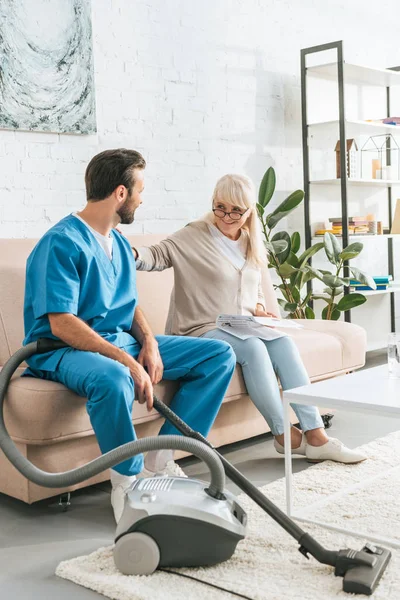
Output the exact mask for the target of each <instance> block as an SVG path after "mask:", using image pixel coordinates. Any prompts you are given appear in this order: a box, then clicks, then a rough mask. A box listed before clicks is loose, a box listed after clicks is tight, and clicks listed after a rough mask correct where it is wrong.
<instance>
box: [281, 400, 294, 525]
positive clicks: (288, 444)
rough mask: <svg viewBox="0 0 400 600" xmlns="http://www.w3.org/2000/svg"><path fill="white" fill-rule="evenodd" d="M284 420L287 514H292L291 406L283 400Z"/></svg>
mask: <svg viewBox="0 0 400 600" xmlns="http://www.w3.org/2000/svg"><path fill="white" fill-rule="evenodd" d="M283 420H284V423H283V424H284V435H285V481H286V513H287V514H288V515H289V516H290V515H291V514H292V508H293V507H292V444H291V424H290V404H289V401H287V400H285V397H284V398H283Z"/></svg>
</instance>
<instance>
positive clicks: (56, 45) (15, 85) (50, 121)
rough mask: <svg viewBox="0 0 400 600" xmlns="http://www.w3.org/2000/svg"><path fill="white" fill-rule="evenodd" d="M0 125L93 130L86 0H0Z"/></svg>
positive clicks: (91, 79) (91, 68)
mask: <svg viewBox="0 0 400 600" xmlns="http://www.w3.org/2000/svg"><path fill="white" fill-rule="evenodd" d="M0 23H1V37H0V65H1V69H0V127H2V128H6V129H23V130H37V131H53V132H69V133H94V132H95V131H96V121H95V101H94V83H93V58H92V29H91V16H90V0H52V2H47V1H44V0H35V2H32V1H31V0H19V1H18V2H1V3H0Z"/></svg>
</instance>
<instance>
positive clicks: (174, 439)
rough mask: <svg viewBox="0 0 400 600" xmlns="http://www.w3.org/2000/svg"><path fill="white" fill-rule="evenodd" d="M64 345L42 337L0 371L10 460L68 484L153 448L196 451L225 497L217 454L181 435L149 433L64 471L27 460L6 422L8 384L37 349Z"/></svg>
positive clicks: (214, 490)
mask: <svg viewBox="0 0 400 600" xmlns="http://www.w3.org/2000/svg"><path fill="white" fill-rule="evenodd" d="M64 347H66V344H64V343H63V342H61V341H57V340H50V339H42V340H38V341H37V342H31V343H30V344H27V345H26V346H24V347H23V348H21V349H20V350H18V351H17V352H16V353H15V354H13V356H12V357H11V358H10V359H9V360H8V361H7V362H6V364H5V365H4V367H3V368H2V370H1V372H0V448H1V450H2V451H3V452H4V454H5V455H6V456H7V458H8V460H9V461H10V462H11V463H12V464H13V465H14V467H15V468H16V469H17V470H18V471H19V472H20V473H21V474H22V475H23V476H24V477H26V478H27V479H29V480H30V481H33V483H36V484H37V485H41V486H43V487H48V488H59V487H68V486H70V485H74V484H76V483H80V482H82V481H85V480H87V479H90V477H93V476H94V475H97V474H98V473H101V472H102V471H105V470H106V469H108V468H110V467H113V466H115V465H118V464H119V463H121V462H123V461H124V460H127V459H128V458H131V457H132V456H136V455H137V454H141V453H142V452H148V451H151V450H184V451H186V452H190V453H191V454H194V455H195V456H197V457H198V458H200V459H201V460H203V461H204V462H205V463H206V465H207V466H208V468H209V470H210V473H211V483H210V485H209V487H208V489H207V493H208V494H209V495H210V496H212V497H214V498H218V499H222V498H224V495H223V491H224V487H225V472H224V468H223V466H222V463H221V460H220V459H219V457H218V456H217V454H216V453H215V452H214V451H213V450H212V449H211V448H209V447H208V446H206V444H204V443H203V442H200V441H198V440H194V439H189V438H185V437H182V436H179V435H163V436H157V437H148V438H143V439H141V440H137V441H134V442H129V443H128V444H124V445H123V446H120V447H119V448H115V449H114V450H111V451H110V452H107V453H106V454H103V455H102V456H100V457H99V458H96V459H94V460H92V461H90V462H89V463H87V464H86V465H83V466H82V467H78V468H76V469H72V470H71V471H65V472H64V473H47V472H46V471H42V470H41V469H38V468H37V467H35V465H33V464H32V463H31V462H30V461H29V460H27V459H26V458H25V456H23V455H22V454H21V453H20V451H19V450H18V448H17V447H16V445H15V444H14V442H13V441H12V439H11V438H10V435H9V434H8V431H7V429H6V426H5V423H4V415H3V408H4V398H5V395H6V392H7V388H8V386H9V383H10V380H11V378H12V376H13V374H14V372H15V371H16V369H17V368H18V367H19V365H20V364H21V363H22V362H23V361H24V360H26V359H27V358H29V357H30V356H32V355H33V354H36V353H44V352H49V351H51V350H56V349H59V348H64Z"/></svg>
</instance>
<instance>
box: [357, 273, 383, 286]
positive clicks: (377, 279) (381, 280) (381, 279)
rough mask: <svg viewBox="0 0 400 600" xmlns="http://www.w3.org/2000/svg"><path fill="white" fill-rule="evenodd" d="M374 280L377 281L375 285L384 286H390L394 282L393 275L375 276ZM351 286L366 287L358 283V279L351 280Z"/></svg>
mask: <svg viewBox="0 0 400 600" xmlns="http://www.w3.org/2000/svg"><path fill="white" fill-rule="evenodd" d="M372 279H373V280H374V281H375V283H376V284H377V285H378V284H380V285H383V284H386V285H388V284H389V283H390V282H391V281H392V280H393V275H373V276H372ZM350 285H364V284H363V283H360V282H359V281H358V279H350Z"/></svg>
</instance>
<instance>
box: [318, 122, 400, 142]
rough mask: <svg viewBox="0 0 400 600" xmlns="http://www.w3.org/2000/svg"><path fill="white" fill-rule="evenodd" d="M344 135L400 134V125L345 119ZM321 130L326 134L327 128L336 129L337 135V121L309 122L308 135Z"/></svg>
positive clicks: (351, 136) (352, 136) (349, 136)
mask: <svg viewBox="0 0 400 600" xmlns="http://www.w3.org/2000/svg"><path fill="white" fill-rule="evenodd" d="M345 124H346V137H348V138H354V137H357V136H360V135H369V134H371V135H377V134H379V133H392V134H394V135H396V133H397V134H399V135H400V125H386V124H385V123H368V122H367V121H357V120H354V121H345ZM321 130H323V132H324V133H325V134H326V133H327V132H328V131H329V130H332V131H335V130H337V135H339V121H321V122H319V123H310V124H309V125H308V132H309V134H310V135H312V134H313V133H314V132H315V133H320V132H321Z"/></svg>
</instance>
